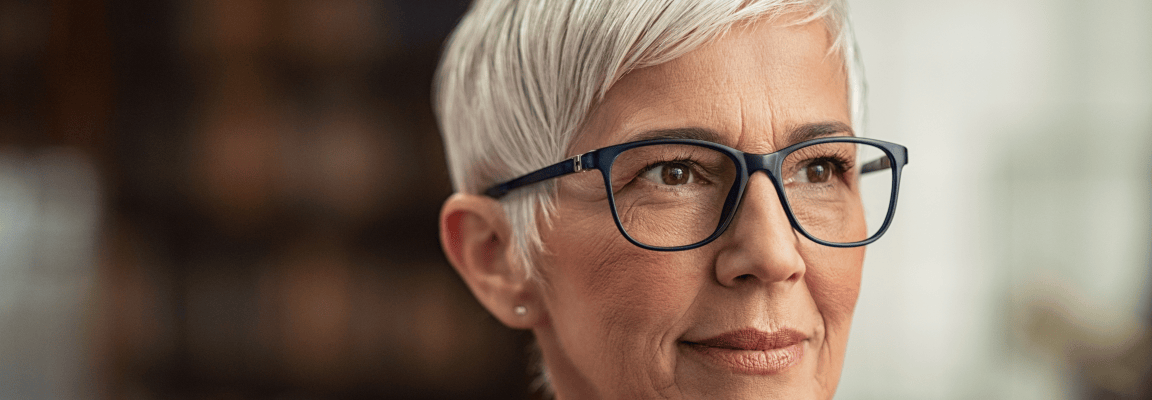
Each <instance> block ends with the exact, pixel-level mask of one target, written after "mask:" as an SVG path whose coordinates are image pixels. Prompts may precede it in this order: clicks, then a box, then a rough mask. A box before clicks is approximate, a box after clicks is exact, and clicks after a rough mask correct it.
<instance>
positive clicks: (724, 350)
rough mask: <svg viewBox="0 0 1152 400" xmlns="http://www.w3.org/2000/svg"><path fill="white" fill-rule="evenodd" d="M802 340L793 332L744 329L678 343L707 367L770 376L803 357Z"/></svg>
mask: <svg viewBox="0 0 1152 400" xmlns="http://www.w3.org/2000/svg"><path fill="white" fill-rule="evenodd" d="M805 339H807V337H806V336H804V334H802V333H800V332H797V331H795V330H792V329H781V330H778V331H775V332H764V331H761V330H758V329H754V328H746V329H740V330H735V331H731V332H726V333H723V334H720V335H717V336H713V337H710V338H707V339H703V340H692V341H688V340H685V341H682V342H681V344H682V345H684V347H686V348H687V349H688V350H689V352H691V353H695V354H697V355H699V356H701V358H703V359H704V360H706V361H707V362H709V363H710V364H714V365H716V366H719V367H722V368H725V369H728V370H730V371H732V372H736V373H740V374H748V375H773V374H778V373H781V372H784V371H785V370H787V369H788V368H789V367H791V366H793V365H796V364H797V363H799V362H800V360H801V359H803V358H804V346H803V345H804V340H805Z"/></svg>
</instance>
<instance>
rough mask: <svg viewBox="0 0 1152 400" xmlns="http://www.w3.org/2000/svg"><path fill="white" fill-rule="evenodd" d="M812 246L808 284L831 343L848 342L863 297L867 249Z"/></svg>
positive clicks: (807, 255)
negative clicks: (861, 283) (854, 314)
mask: <svg viewBox="0 0 1152 400" xmlns="http://www.w3.org/2000/svg"><path fill="white" fill-rule="evenodd" d="M817 246H819V245H816V244H814V243H813V244H812V246H811V247H809V248H808V249H807V250H808V251H805V252H804V258H805V262H806V263H807V265H808V270H807V272H806V273H805V283H807V285H808V288H809V290H810V291H811V293H812V299H813V301H815V303H816V307H817V309H818V310H819V311H820V315H821V316H822V317H823V318H824V323H825V325H826V329H827V332H828V336H829V338H830V339H831V340H844V341H846V340H847V336H848V335H847V333H848V327H849V325H850V324H851V322H852V312H853V311H855V309H856V299H857V297H858V296H859V294H860V275H861V267H862V265H863V263H864V248H863V247H855V248H847V249H840V248H832V247H823V246H819V247H817Z"/></svg>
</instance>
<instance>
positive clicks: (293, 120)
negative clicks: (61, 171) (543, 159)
mask: <svg viewBox="0 0 1152 400" xmlns="http://www.w3.org/2000/svg"><path fill="white" fill-rule="evenodd" d="M466 7H467V2H466V1H463V0H424V1H420V0H413V1H398V0H338V1H328V0H292V1H278V0H210V1H202V0H165V1H157V0H107V1H73V0H53V1H21V0H3V1H0V15H2V16H3V18H2V20H0V35H2V36H0V121H3V123H2V124H0V147H2V148H3V149H5V150H10V151H16V152H20V153H23V154H30V153H35V152H37V151H40V150H45V149H56V148H68V149H79V150H80V153H81V157H82V158H85V159H88V160H91V162H92V163H93V165H94V166H95V170H96V172H97V174H96V175H97V176H98V180H99V183H98V186H99V191H100V193H101V196H100V202H99V204H100V207H101V211H100V214H101V215H100V221H99V223H98V224H97V229H96V232H97V235H96V236H97V237H96V238H95V239H94V242H95V243H96V249H97V250H96V254H97V258H98V261H97V262H96V266H95V271H94V276H95V277H96V280H97V283H96V285H95V289H94V290H93V291H92V295H91V296H90V298H85V299H84V301H85V302H86V303H87V304H88V306H87V307H85V310H86V311H85V315H86V316H85V317H84V318H85V320H86V321H87V322H86V323H85V324H84V326H85V327H84V328H83V330H84V333H83V334H82V337H83V338H84V339H83V340H84V341H86V342H87V343H89V350H90V351H88V353H89V356H90V357H91V358H92V360H91V365H92V366H93V367H92V368H91V376H90V377H89V378H90V380H91V382H90V383H91V386H92V387H94V390H95V393H96V394H97V397H99V398H111V399H120V398H125V399H361V398H414V399H442V398H443V399H449V398H500V399H503V398H518V397H520V398H522V397H527V395H528V389H527V388H528V386H529V376H528V373H527V372H526V371H527V367H526V359H527V356H526V350H525V349H526V345H527V341H528V339H529V338H528V337H527V336H526V335H525V334H523V333H516V332H513V331H511V330H508V329H507V328H504V327H503V326H501V325H500V324H499V323H497V322H496V321H495V320H494V319H493V318H492V317H490V316H489V315H488V314H487V313H486V312H485V311H484V310H483V309H481V308H480V307H479V305H478V304H477V303H476V302H475V301H474V300H473V299H472V298H471V296H470V295H469V294H468V293H467V290H466V288H465V287H464V285H463V283H462V282H461V281H460V280H459V278H458V277H457V276H456V275H455V273H454V272H453V271H452V270H451V268H450V267H449V266H448V265H447V263H446V261H445V259H444V257H443V255H442V254H441V252H440V247H439V242H438V239H437V231H436V226H437V215H438V212H439V206H440V204H441V202H442V201H443V200H444V198H446V197H447V196H448V195H449V193H451V187H450V184H449V179H448V176H447V172H446V167H445V163H444V158H443V150H442V147H441V142H440V138H439V135H438V133H437V129H436V125H435V119H434V116H433V114H432V111H431V105H430V104H431V103H430V99H429V95H430V91H431V88H430V87H431V77H432V72H433V69H434V67H435V63H436V61H437V59H438V57H439V51H440V47H441V44H442V43H443V40H444V38H445V37H446V36H447V34H448V32H449V31H450V30H451V28H452V27H453V26H454V25H455V23H456V22H457V21H458V20H459V18H460V16H461V15H462V14H463V12H464V11H465V9H466ZM25 394H28V395H32V396H33V397H35V396H36V394H35V392H33V393H25Z"/></svg>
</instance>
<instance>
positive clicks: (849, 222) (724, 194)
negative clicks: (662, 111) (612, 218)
mask: <svg viewBox="0 0 1152 400" xmlns="http://www.w3.org/2000/svg"><path fill="white" fill-rule="evenodd" d="M891 165H892V161H891V160H890V159H889V158H888V156H887V155H886V153H884V151H883V150H881V149H880V148H878V147H874V146H872V145H868V144H861V143H849V142H833V143H822V144H814V145H810V146H806V147H803V148H800V149H797V150H796V151H793V152H792V153H790V154H789V155H788V156H787V157H785V159H784V162H783V165H782V168H781V171H780V175H781V176H780V177H779V178H780V179H781V180H782V182H781V183H782V184H783V186H784V192H785V195H786V196H785V197H787V199H788V203H789V205H790V207H791V211H792V214H793V216H794V217H795V218H796V221H797V223H799V225H800V226H801V227H802V228H803V229H804V230H805V231H806V232H808V234H810V235H811V236H813V237H815V238H818V239H820V240H824V241H827V242H833V243H853V242H859V241H862V240H865V239H868V238H870V237H872V236H873V235H875V234H876V232H877V231H878V230H879V229H880V227H881V226H882V225H883V223H884V219H885V217H886V215H887V212H888V208H889V207H888V203H889V201H890V199H891V195H892V188H893V186H892V174H893V169H892V168H891ZM738 176H739V174H738V167H737V165H736V162H735V161H734V160H733V159H732V158H731V157H730V156H729V155H728V154H726V153H724V152H721V151H719V150H715V149H711V148H708V147H702V146H695V145H685V144H658V145H648V146H640V147H635V148H632V149H629V150H626V151H624V152H622V153H620V154H619V155H618V156H617V157H616V159H615V160H614V161H613V164H612V169H611V175H610V180H611V185H612V188H611V190H612V196H613V200H614V202H615V207H616V209H615V211H616V215H617V216H618V217H619V220H620V224H621V226H622V227H623V228H624V231H625V232H626V233H627V234H628V235H629V236H630V237H632V239H634V240H636V241H638V242H640V243H643V244H646V245H649V246H655V247H676V246H686V245H691V244H695V243H699V242H701V241H703V240H705V239H707V238H708V237H709V236H711V235H712V234H713V233H714V232H715V231H716V230H717V228H718V227H719V225H720V221H721V218H722V217H723V215H722V213H723V210H724V204H725V201H726V199H727V198H728V194H729V192H730V191H731V190H732V187H733V185H735V183H736V180H737V179H738Z"/></svg>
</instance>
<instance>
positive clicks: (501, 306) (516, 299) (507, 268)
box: [440, 193, 543, 329]
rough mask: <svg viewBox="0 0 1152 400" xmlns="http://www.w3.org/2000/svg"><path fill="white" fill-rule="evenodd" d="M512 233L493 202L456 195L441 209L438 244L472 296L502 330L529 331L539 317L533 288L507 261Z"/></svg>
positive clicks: (490, 199) (496, 204) (539, 309)
mask: <svg viewBox="0 0 1152 400" xmlns="http://www.w3.org/2000/svg"><path fill="white" fill-rule="evenodd" d="M511 233H512V229H511V227H510V226H509V225H508V220H507V218H506V217H505V215H504V209H503V208H502V207H501V206H500V203H499V202H498V201H496V200H495V199H492V198H488V197H484V196H478V195H471V194H462V193H457V194H454V195H452V196H451V197H449V198H448V200H446V201H445V202H444V207H443V208H442V209H441V210H440V244H441V246H443V248H444V254H446V255H447V256H448V261H449V262H450V263H451V264H452V267H453V268H455V269H456V272H457V273H459V274H460V277H461V278H463V279H464V282H465V283H466V284H467V285H468V288H469V289H470V290H471V291H472V294H473V295H474V296H476V299H477V300H479V301H480V304H482V305H483V306H484V308H486V309H488V312H490V313H492V315H493V316H495V317H496V318H497V319H499V320H500V321H501V322H503V323H504V324H505V325H507V326H509V327H511V328H516V329H530V328H532V327H534V326H535V325H536V324H537V323H539V321H540V320H541V318H542V317H543V315H542V314H543V313H542V312H540V311H541V307H539V303H538V300H537V299H538V296H536V290H535V289H536V287H535V285H533V284H532V282H530V281H529V280H528V279H527V278H526V277H525V274H524V272H523V270H522V269H521V268H520V267H519V266H518V265H515V264H514V261H513V260H514V259H513V258H512V257H511V245H510V244H511V242H510V239H511ZM532 310H534V312H525V311H532Z"/></svg>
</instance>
